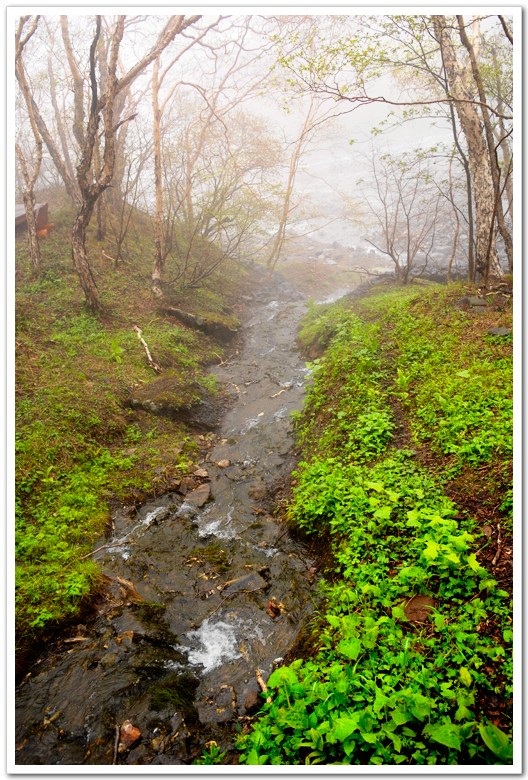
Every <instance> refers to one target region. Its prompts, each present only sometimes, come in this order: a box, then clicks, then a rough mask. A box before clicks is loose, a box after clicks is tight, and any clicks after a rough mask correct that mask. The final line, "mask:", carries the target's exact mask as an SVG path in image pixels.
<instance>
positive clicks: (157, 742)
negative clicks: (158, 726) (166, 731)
mask: <svg viewBox="0 0 528 780" xmlns="http://www.w3.org/2000/svg"><path fill="white" fill-rule="evenodd" d="M169 741H170V740H169V737H167V736H163V735H160V736H158V737H154V739H153V740H152V741H151V743H150V746H151V748H152V750H154V752H155V753H163V751H164V750H165V748H166V747H167V745H168V744H169Z"/></svg>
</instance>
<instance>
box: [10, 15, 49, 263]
mask: <svg viewBox="0 0 528 780" xmlns="http://www.w3.org/2000/svg"><path fill="white" fill-rule="evenodd" d="M28 22H29V23H30V24H29V29H28V30H27V31H26V32H25V28H26V25H27V24H28ZM38 22H39V16H35V17H34V18H33V19H32V20H31V17H29V16H23V17H21V19H20V20H19V23H18V27H17V30H16V34H15V73H16V78H17V81H18V84H19V86H20V91H21V92H22V96H23V98H24V102H25V105H26V110H27V115H28V118H29V124H30V127H31V133H32V136H33V139H34V144H35V148H34V155H33V159H32V160H30V159H29V155H27V156H26V155H25V154H24V152H23V150H22V147H21V145H20V144H19V143H18V142H17V143H16V144H15V152H16V157H17V160H18V163H19V166H20V171H21V173H22V178H23V181H24V189H23V192H22V197H23V200H24V206H25V209H26V223H27V230H28V243H29V254H30V257H31V263H32V265H33V272H34V274H39V273H40V268H41V256H40V245H39V240H38V236H37V219H36V215H35V202H36V199H35V184H36V181H37V179H38V176H39V173H40V166H41V164H42V138H41V135H40V133H39V130H38V127H37V123H36V120H35V114H34V111H33V104H32V100H31V90H30V86H29V82H28V79H27V75H26V71H25V68H24V61H23V52H24V48H25V46H26V45H27V43H28V41H29V40H30V39H31V37H32V36H33V35H34V33H35V31H36V29H37V25H38Z"/></svg>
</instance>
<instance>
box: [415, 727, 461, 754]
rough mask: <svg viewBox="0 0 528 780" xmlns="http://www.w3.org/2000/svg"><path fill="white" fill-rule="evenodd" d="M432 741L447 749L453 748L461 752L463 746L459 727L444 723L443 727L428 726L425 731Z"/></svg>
mask: <svg viewBox="0 0 528 780" xmlns="http://www.w3.org/2000/svg"><path fill="white" fill-rule="evenodd" d="M424 732H425V733H427V734H428V735H429V736H430V737H431V739H432V740H434V741H435V742H439V743H440V744H441V745H445V747H448V748H453V749H454V750H460V749H461V747H462V745H461V742H460V733H459V727H458V726H457V725H455V724H454V723H444V724H443V725H441V726H428V727H427V728H426V729H424Z"/></svg>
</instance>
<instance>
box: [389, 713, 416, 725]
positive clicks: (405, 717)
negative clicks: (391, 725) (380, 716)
mask: <svg viewBox="0 0 528 780" xmlns="http://www.w3.org/2000/svg"><path fill="white" fill-rule="evenodd" d="M391 714H392V719H393V720H394V722H395V723H396V725H398V726H403V724H404V723H407V722H408V721H410V720H411V717H412V716H411V715H409V713H408V712H404V711H403V710H394V712H392V713H391Z"/></svg>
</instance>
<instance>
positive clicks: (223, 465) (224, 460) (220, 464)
mask: <svg viewBox="0 0 528 780" xmlns="http://www.w3.org/2000/svg"><path fill="white" fill-rule="evenodd" d="M216 465H217V466H218V468H221V469H226V468H227V467H228V466H230V465H231V461H230V460H228V459H227V458H222V460H219V461H218V462H217V464H216Z"/></svg>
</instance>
